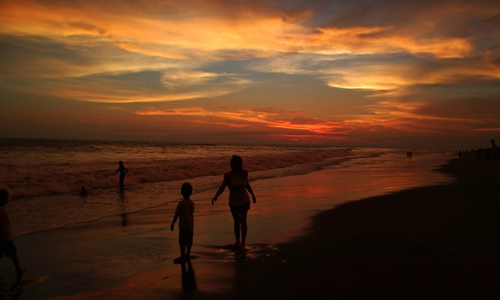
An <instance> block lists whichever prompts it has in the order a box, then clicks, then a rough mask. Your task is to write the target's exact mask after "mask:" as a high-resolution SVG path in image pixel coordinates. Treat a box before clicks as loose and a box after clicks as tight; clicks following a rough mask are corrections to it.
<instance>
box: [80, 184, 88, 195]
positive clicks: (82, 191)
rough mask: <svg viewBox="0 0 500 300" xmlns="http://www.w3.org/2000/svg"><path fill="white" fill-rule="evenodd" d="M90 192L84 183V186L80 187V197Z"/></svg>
mask: <svg viewBox="0 0 500 300" xmlns="http://www.w3.org/2000/svg"><path fill="white" fill-rule="evenodd" d="M88 194H89V193H88V192H87V190H86V189H85V187H84V186H83V185H82V188H81V189H80V197H87V196H88Z"/></svg>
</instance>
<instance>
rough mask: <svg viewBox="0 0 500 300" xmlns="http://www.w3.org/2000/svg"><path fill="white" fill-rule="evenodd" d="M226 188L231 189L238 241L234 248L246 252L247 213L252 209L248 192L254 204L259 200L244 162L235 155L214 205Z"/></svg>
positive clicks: (230, 195) (215, 197)
mask: <svg viewBox="0 0 500 300" xmlns="http://www.w3.org/2000/svg"><path fill="white" fill-rule="evenodd" d="M226 186H227V187H228V188H229V207H230V209H231V214H232V215H233V220H234V236H235V239H236V241H235V243H234V247H235V248H239V249H242V250H244V249H245V243H246V238H247V231H248V225H247V213H248V210H249V209H250V198H249V197H248V193H247V191H248V192H249V193H250V195H252V200H253V203H255V202H257V199H255V194H254V193H253V190H252V187H251V186H250V183H249V182H248V172H247V171H246V170H243V160H242V159H241V157H239V156H238V155H233V157H232V158H231V171H229V172H227V173H226V174H224V180H223V181H222V184H221V186H220V187H219V190H218V191H217V193H216V194H215V196H214V198H213V199H212V204H215V202H216V201H217V198H218V197H219V196H220V195H221V194H222V192H224V190H225V189H226ZM240 231H241V235H240ZM240 237H241V239H240Z"/></svg>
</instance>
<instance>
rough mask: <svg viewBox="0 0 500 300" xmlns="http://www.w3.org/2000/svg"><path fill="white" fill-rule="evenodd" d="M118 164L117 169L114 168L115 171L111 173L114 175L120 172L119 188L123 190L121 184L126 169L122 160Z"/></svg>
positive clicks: (126, 171) (123, 186)
mask: <svg viewBox="0 0 500 300" xmlns="http://www.w3.org/2000/svg"><path fill="white" fill-rule="evenodd" d="M118 165H119V167H118V170H116V172H115V173H114V174H113V175H115V174H116V173H118V172H120V189H122V190H123V189H124V188H125V185H124V184H123V180H124V179H125V175H127V173H128V170H127V168H125V166H124V165H123V161H121V160H120V161H119V162H118Z"/></svg>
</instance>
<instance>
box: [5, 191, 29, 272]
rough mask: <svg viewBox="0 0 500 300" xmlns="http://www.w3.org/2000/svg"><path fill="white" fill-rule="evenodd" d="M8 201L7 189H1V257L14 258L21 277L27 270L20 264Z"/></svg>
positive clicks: (13, 260)
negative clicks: (11, 229) (12, 231)
mask: <svg viewBox="0 0 500 300" xmlns="http://www.w3.org/2000/svg"><path fill="white" fill-rule="evenodd" d="M7 203H9V193H8V192H7V191H6V190H0V258H2V257H3V256H4V255H5V256H7V257H10V258H11V259H12V262H13V263H14V266H15V267H16V272H17V278H18V279H20V278H21V276H23V274H24V273H25V272H26V270H23V269H22V268H21V265H20V264H19V258H18V257H17V249H16V246H15V245H14V241H13V240H12V233H11V231H10V220H9V215H8V214H7V210H6V209H5V206H6V205H7Z"/></svg>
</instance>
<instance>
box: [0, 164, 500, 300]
mask: <svg viewBox="0 0 500 300" xmlns="http://www.w3.org/2000/svg"><path fill="white" fill-rule="evenodd" d="M450 158H452V157H450V156H449V155H444V154H435V155H422V156H421V157H418V156H416V157H414V158H413V159H411V160H409V159H404V158H403V156H401V159H394V157H392V158H391V159H387V160H382V161H380V162H378V163H373V161H371V162H370V163H367V161H365V162H363V160H362V159H361V160H352V161H346V162H344V163H342V164H339V165H336V166H334V167H332V168H329V169H325V170H320V171H315V172H311V173H308V174H302V175H292V176H285V177H276V178H271V179H262V180H257V181H255V182H252V187H253V189H254V190H255V192H256V194H257V201H258V202H257V204H255V205H252V208H251V210H250V212H249V238H248V239H249V240H248V246H247V248H248V250H247V252H246V255H241V254H240V253H237V252H235V251H234V250H232V249H230V248H229V247H227V245H228V244H230V243H232V242H233V239H234V237H233V233H232V219H231V216H230V214H229V211H228V207H227V203H225V202H224V200H223V197H222V196H221V198H220V201H219V202H218V203H217V204H216V205H215V206H212V205H211V204H210V199H211V197H212V196H213V193H214V191H213V190H208V191H205V192H201V193H198V194H196V193H195V194H194V195H193V196H192V199H193V200H194V202H195V205H196V212H195V240H194V246H193V253H192V254H193V255H194V256H195V258H194V259H192V261H191V264H190V265H187V264H185V265H174V264H173V259H174V258H175V257H177V256H178V253H179V250H178V244H177V228H176V229H175V231H174V232H170V230H169V228H167V225H168V224H169V223H170V221H171V218H172V216H173V210H174V205H172V204H166V205H163V206H161V207H157V208H150V209H145V210H142V211H138V212H134V213H122V214H116V215H113V216H109V217H103V218H100V219H99V220H97V221H93V222H82V223H78V224H72V225H68V226H65V227H63V228H59V229H51V230H44V231H40V232H34V233H31V234H25V235H21V236H17V237H15V243H16V245H17V247H18V250H19V256H20V259H21V262H22V264H23V265H24V266H25V267H26V268H27V269H28V273H27V274H26V275H25V276H24V277H23V280H22V281H21V283H20V284H19V285H18V286H17V287H16V288H14V289H12V290H10V287H11V284H12V282H13V281H15V280H14V275H13V271H12V272H11V270H12V266H11V262H10V261H8V260H6V259H3V260H1V261H0V270H2V277H1V278H2V295H3V297H4V298H6V299H9V298H12V297H15V296H16V295H18V296H20V299H165V298H167V299H176V298H185V297H189V298H197V299H211V298H228V299H234V298H244V299H247V298H248V299H250V298H256V297H258V298H265V299H276V298H292V299H298V298H304V297H312V298H327V297H328V298H331V297H334V296H335V297H340V298H366V297H373V296H375V295H377V296H386V297H397V298H405V299H407V298H422V297H424V296H430V295H441V296H443V297H445V298H448V296H449V297H452V298H471V297H473V296H475V295H480V294H483V293H486V292H488V291H493V292H496V283H498V279H499V276H500V259H499V258H498V253H500V252H499V250H500V245H499V244H500V240H499V235H498V233H497V229H498V228H499V226H498V225H499V224H498V222H499V218H498V216H499V211H500V209H499V204H498V201H497V191H496V185H495V182H498V175H497V174H498V170H499V168H500V165H499V163H498V162H497V161H493V160H486V159H485V160H477V159H475V157H472V156H466V157H465V158H464V159H461V160H458V159H455V160H452V161H451V162H450V163H449V164H447V165H445V166H444V167H442V168H440V171H439V172H435V171H432V169H433V168H434V167H435V166H437V165H440V164H443V163H444V162H446V160H448V159H450ZM126 193H127V191H125V194H126ZM123 197H124V195H122V194H120V193H118V192H116V199H117V203H119V201H123V202H122V203H121V205H126V202H127V201H131V200H129V199H128V198H126V196H125V198H123ZM120 199H121V200H120ZM9 274H10V275H11V276H9Z"/></svg>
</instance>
